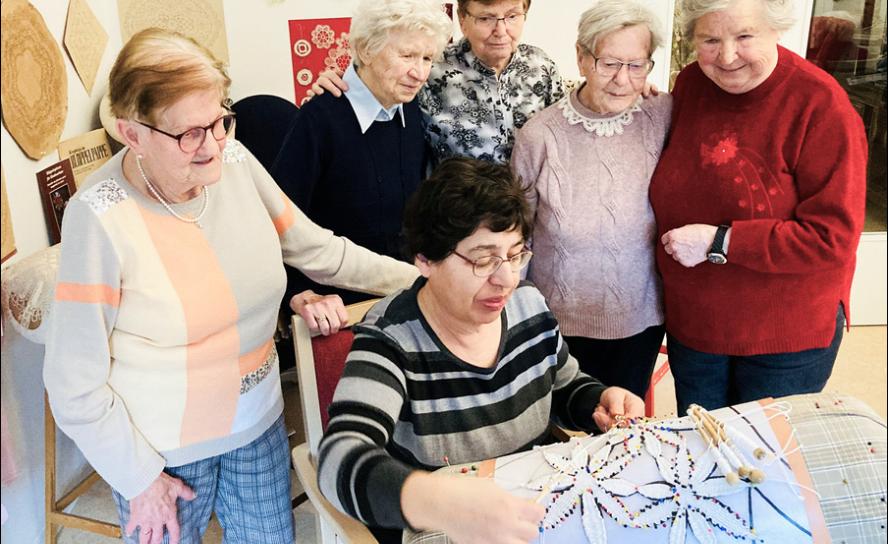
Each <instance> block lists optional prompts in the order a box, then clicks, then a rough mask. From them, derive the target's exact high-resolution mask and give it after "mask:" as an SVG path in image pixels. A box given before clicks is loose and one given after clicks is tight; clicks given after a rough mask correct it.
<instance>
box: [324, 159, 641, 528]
mask: <svg viewBox="0 0 888 544" xmlns="http://www.w3.org/2000/svg"><path fill="white" fill-rule="evenodd" d="M531 227H532V218H531V216H530V212H529V207H528V204H527V201H526V200H525V197H524V193H523V190H522V188H521V186H520V184H519V183H518V181H517V180H516V179H515V177H514V176H513V174H512V172H511V171H510V170H509V168H508V167H506V166H500V165H493V164H489V163H485V162H482V161H478V160H474V159H466V158H454V159H449V160H447V161H444V162H443V163H441V165H440V166H439V167H438V168H437V169H436V170H435V172H434V173H433V174H432V176H431V177H430V178H429V179H428V180H427V181H425V182H424V183H423V184H422V185H420V188H419V190H418V191H417V192H416V193H415V194H414V196H413V198H412V199H411V201H410V202H409V204H408V206H407V209H406V210H405V238H406V241H407V244H408V249H409V250H410V253H411V254H412V255H414V257H415V262H416V265H417V266H418V267H419V269H420V272H421V274H422V277H420V278H419V279H418V280H417V281H416V282H415V283H414V284H413V286H412V287H411V288H410V289H407V290H405V291H402V292H400V293H398V294H395V295H392V296H389V297H388V298H386V299H384V300H383V301H381V302H380V303H378V304H377V305H376V306H374V307H373V309H372V310H371V311H370V313H369V314H368V316H367V319H366V320H365V321H364V322H363V323H362V324H360V325H358V326H357V327H355V334H356V336H355V340H354V344H353V345H352V350H351V353H350V354H349V356H348V361H347V363H346V367H345V370H344V373H343V376H342V379H341V381H340V382H339V385H338V386H337V388H336V394H335V396H334V398H333V403H332V404H331V406H330V425H329V427H328V429H327V432H326V434H325V436H324V439H323V440H322V442H321V446H320V454H319V456H320V463H319V465H320V466H319V480H320V486H321V490H322V491H323V492H324V494H325V495H326V496H327V498H328V499H329V500H330V501H331V502H332V503H333V504H334V505H336V507H337V508H339V509H340V510H342V511H343V512H346V513H348V514H349V515H351V516H354V517H356V518H358V519H360V520H361V521H363V522H364V523H367V524H368V525H371V526H381V527H391V528H397V529H403V528H405V527H408V526H409V527H413V528H418V529H431V530H440V531H444V532H445V533H447V534H448V535H449V536H450V537H451V538H453V539H455V540H457V541H460V542H462V541H465V540H466V539H470V540H475V541H478V542H505V541H509V542H512V541H517V540H519V539H520V540H523V541H529V540H531V539H532V538H534V537H535V536H536V535H537V524H538V523H539V521H540V519H542V516H543V513H544V510H543V507H542V506H540V505H538V504H535V503H533V502H531V501H526V500H523V499H518V498H515V497H513V496H511V495H509V494H508V493H507V492H505V491H503V490H502V489H500V488H498V487H497V486H496V485H495V484H494V483H493V482H492V481H490V480H485V479H480V478H454V477H447V476H438V475H432V474H429V472H427V471H432V470H435V469H436V468H439V467H441V466H443V465H444V464H446V463H448V462H450V463H468V462H474V461H480V460H483V459H488V458H492V457H497V456H501V455H504V454H507V453H513V452H518V451H522V450H526V449H530V448H532V447H533V446H535V445H537V444H541V443H542V442H543V441H544V440H545V439H546V436H547V430H548V427H549V424H550V421H554V422H556V423H558V424H559V425H562V426H565V427H568V428H571V429H581V430H586V431H594V430H596V429H601V430H604V429H606V428H608V427H609V426H611V425H612V424H613V422H614V421H615V418H616V416H617V415H626V416H629V417H635V416H640V415H641V414H642V412H643V410H644V403H643V402H642V400H641V399H640V398H638V397H637V396H635V395H633V394H632V393H630V392H628V391H626V390H625V389H620V388H618V387H606V386H605V385H602V384H601V382H599V381H597V380H596V379H594V378H591V377H589V376H588V375H586V374H584V373H582V372H581V371H580V370H579V366H578V365H577V361H576V360H575V359H574V358H573V357H571V356H570V355H569V354H568V351H567V345H566V344H565V343H564V341H563V340H562V338H561V334H560V333H559V330H558V323H557V321H556V320H555V318H554V316H553V315H552V313H551V312H550V311H549V309H548V307H547V306H546V302H545V300H544V299H543V296H542V295H541V294H540V292H539V291H537V289H536V288H535V287H533V286H532V285H531V284H529V283H524V282H521V281H520V271H521V269H522V268H524V267H525V266H526V265H527V263H528V262H529V261H530V257H531V253H530V251H528V250H527V249H526V247H525V242H526V240H527V239H528V238H529V237H530V234H531ZM378 532H379V533H380V536H382V532H381V531H378ZM396 538H398V540H397V541H398V542H400V539H399V537H396Z"/></svg>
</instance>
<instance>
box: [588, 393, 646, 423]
mask: <svg viewBox="0 0 888 544" xmlns="http://www.w3.org/2000/svg"><path fill="white" fill-rule="evenodd" d="M643 415H644V401H643V400H641V398H639V397H638V395H636V394H634V393H632V392H631V391H627V390H625V389H623V388H622V387H608V388H607V389H605V390H604V392H602V393H601V398H600V399H598V406H597V407H596V408H595V412H594V413H593V414H592V419H593V420H595V424H596V425H598V428H599V429H601V431H602V432H607V431H608V430H610V428H611V427H613V426H614V425H616V423H617V416H624V417H626V418H633V417H641V416H643Z"/></svg>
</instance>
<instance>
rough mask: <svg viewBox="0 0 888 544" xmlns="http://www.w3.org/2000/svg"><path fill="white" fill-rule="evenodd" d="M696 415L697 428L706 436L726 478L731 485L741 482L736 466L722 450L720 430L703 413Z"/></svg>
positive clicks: (716, 461)
mask: <svg viewBox="0 0 888 544" xmlns="http://www.w3.org/2000/svg"><path fill="white" fill-rule="evenodd" d="M696 416H697V418H698V419H697V421H698V423H697V429H698V430H699V431H700V434H702V435H704V436H705V438H706V442H707V444H708V445H709V448H710V449H711V450H712V452H713V453H714V454H715V463H716V464H717V465H718V468H719V470H721V471H722V474H724V475H725V480H726V481H727V482H728V483H729V484H731V485H735V484H738V483H740V476H738V475H737V473H736V472H734V467H733V466H731V463H730V462H729V461H728V459H727V458H726V457H725V455H724V453H723V451H722V448H721V444H722V441H721V438H720V437H719V434H718V431H717V430H716V429H715V427H714V426H713V425H712V422H710V421H709V420H707V419H706V418H705V417H703V416H702V414H700V413H699V412H698V413H697V414H696Z"/></svg>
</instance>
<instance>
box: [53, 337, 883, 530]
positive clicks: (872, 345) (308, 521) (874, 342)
mask: <svg viewBox="0 0 888 544" xmlns="http://www.w3.org/2000/svg"><path fill="white" fill-rule="evenodd" d="M886 353H888V328H886V327H853V328H852V329H851V331H850V332H849V333H846V335H845V339H844V341H843V342H842V347H841V349H840V350H839V357H838V360H837V362H836V366H835V369H834V370H833V375H832V377H831V378H830V381H829V383H827V386H826V390H827V391H833V392H838V393H843V394H848V395H851V396H853V397H857V398H859V399H861V400H863V401H865V402H866V403H867V404H869V405H870V406H871V407H872V408H873V409H874V410H875V411H876V413H878V414H879V415H880V416H881V417H882V418H883V419H884V418H886V408H888V406H886V405H888V395H886V389H888V385H886V384H888V356H886ZM285 397H287V399H288V400H289V402H288V406H289V405H292V404H293V401H292V399H291V397H289V396H288V390H286V389H285ZM296 404H297V405H298V402H297V403H296ZM654 405H655V408H656V411H655V413H656V414H657V415H658V416H665V415H668V414H670V413H674V412H675V399H674V388H673V384H672V376H671V375H669V374H667V375H666V376H665V377H664V378H663V380H662V381H661V382H660V383H659V384H658V385H657V388H656V390H655V395H654ZM300 418H301V416H298V415H296V416H295V417H294V420H296V421H298V420H299V419H300ZM295 439H296V440H298V437H295ZM74 512H75V513H78V514H81V515H86V516H90V517H98V518H101V519H106V520H109V521H113V520H115V518H116V513H115V509H114V503H113V501H112V500H111V492H110V490H109V488H108V487H107V486H106V485H105V484H104V483H102V484H101V485H96V486H94V487H93V489H91V490H90V491H89V493H87V494H86V495H84V496H83V497H81V499H80V500H79V501H78V502H77V503H76V504H75V508H74ZM293 513H294V516H295V520H296V535H297V538H298V541H299V544H313V543H315V542H317V536H316V519H315V513H314V509H313V508H312V507H311V504H309V503H308V502H306V503H303V504H302V505H300V506H298V507H297V508H295V509H294V511H293ZM221 536H222V535H221V530H220V529H219V526H218V524H216V523H215V521H214V522H213V523H211V525H210V528H209V529H208V530H207V534H206V535H205V538H204V542H206V543H208V544H212V543H218V542H221V541H222V538H221ZM112 542H117V541H115V540H112V539H109V538H104V537H99V536H95V535H92V534H89V533H84V532H81V531H75V530H70V529H63V530H62V531H61V533H60V535H59V544H102V543H112Z"/></svg>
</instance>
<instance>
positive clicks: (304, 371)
mask: <svg viewBox="0 0 888 544" xmlns="http://www.w3.org/2000/svg"><path fill="white" fill-rule="evenodd" d="M378 300H379V299H374V300H368V301H366V302H360V303H357V304H352V305H350V306H347V307H346V309H347V310H348V322H349V324H350V325H353V324H355V323H358V322H360V321H361V320H362V319H363V318H364V316H365V315H366V314H367V312H368V311H369V310H370V307H371V306H373V304H375V303H376V302H377V301H378ZM292 326H293V345H294V347H295V350H296V372H297V375H298V382H299V394H300V397H301V399H302V418H303V422H304V424H305V439H306V442H305V443H303V444H300V445H298V446H296V447H295V448H293V452H292V458H293V467H294V468H295V469H296V476H297V478H299V481H300V482H301V483H302V486H303V488H304V489H305V493H306V495H308V500H309V501H311V503H312V505H313V506H314V507H315V509H317V511H318V526H319V527H318V528H319V533H320V534H319V537H320V541H321V542H322V543H324V544H328V543H334V542H342V543H355V544H361V543H368V544H369V543H375V542H376V539H375V538H374V537H373V535H372V534H371V533H370V531H369V530H368V529H367V527H366V526H365V525H364V524H362V523H361V522H359V521H357V520H355V519H353V518H351V517H350V516H347V515H345V514H343V513H342V512H340V511H338V510H336V508H335V507H334V506H333V505H332V504H330V502H329V501H328V500H327V499H326V498H324V496H323V495H322V494H321V491H320V488H319V487H318V474H317V458H318V446H319V445H320V443H321V437H322V436H323V434H324V429H325V428H326V426H327V419H328V418H327V406H329V405H330V402H332V400H333V392H334V390H335V389H336V384H337V383H338V381H339V376H341V375H342V369H343V368H344V366H345V358H346V356H347V355H348V351H349V349H350V348H351V343H352V339H353V338H354V334H353V333H352V331H351V329H350V328H345V329H341V330H340V331H339V332H338V333H336V334H334V335H330V336H315V337H314V338H312V336H311V334H310V333H309V330H308V325H306V323H305V321H304V320H303V319H302V318H301V317H299V316H298V315H295V316H293V320H292Z"/></svg>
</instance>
